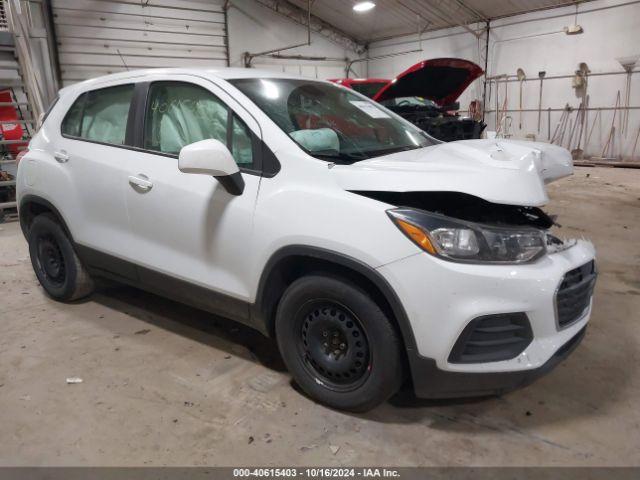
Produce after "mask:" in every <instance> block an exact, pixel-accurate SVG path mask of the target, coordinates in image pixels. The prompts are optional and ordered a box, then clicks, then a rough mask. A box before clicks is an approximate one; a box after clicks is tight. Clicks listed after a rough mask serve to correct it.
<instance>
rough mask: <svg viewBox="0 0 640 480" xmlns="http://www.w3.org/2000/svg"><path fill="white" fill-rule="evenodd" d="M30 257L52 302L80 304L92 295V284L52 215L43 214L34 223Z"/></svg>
mask: <svg viewBox="0 0 640 480" xmlns="http://www.w3.org/2000/svg"><path fill="white" fill-rule="evenodd" d="M29 255H30V256H31V265H32V266H33V270H34V271H35V274H36V277H38V281H39V282H40V284H41V285H42V287H43V288H44V290H45V292H47V294H48V295H49V296H50V297H52V298H54V299H55V300H60V301H63V302H69V301H73V300H79V299H81V298H83V297H86V296H87V295H90V294H91V292H93V289H94V284H93V280H92V279H91V277H90V276H89V274H88V273H87V271H86V269H85V268H84V266H83V265H82V263H81V262H80V259H79V258H78V256H77V255H76V252H75V251H74V249H73V246H72V245H71V242H70V240H69V238H68V236H67V235H66V233H65V232H64V230H63V229H62V227H61V226H60V224H59V223H58V222H57V221H56V219H55V217H54V216H53V215H51V214H48V213H43V214H41V215H38V216H37V217H36V218H35V219H34V220H33V223H32V224H31V226H30V228H29Z"/></svg>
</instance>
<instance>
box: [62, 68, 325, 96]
mask: <svg viewBox="0 0 640 480" xmlns="http://www.w3.org/2000/svg"><path fill="white" fill-rule="evenodd" d="M147 75H197V76H199V77H205V78H207V77H209V78H214V79H222V80H231V79H237V78H289V79H297V80H301V79H302V80H312V79H309V78H305V77H301V76H300V75H292V74H290V73H282V72H276V71H272V70H260V69H256V68H226V67H225V68H147V69H142V70H129V71H126V72H119V73H112V74H110V75H103V76H101V77H95V78H91V79H89V80H85V81H83V82H79V83H75V84H73V85H70V86H68V87H65V88H63V89H62V90H61V91H70V90H75V89H84V88H86V87H88V86H91V85H99V84H102V83H107V82H112V81H117V80H127V79H136V78H140V77H145V76H147ZM318 81H322V80H318Z"/></svg>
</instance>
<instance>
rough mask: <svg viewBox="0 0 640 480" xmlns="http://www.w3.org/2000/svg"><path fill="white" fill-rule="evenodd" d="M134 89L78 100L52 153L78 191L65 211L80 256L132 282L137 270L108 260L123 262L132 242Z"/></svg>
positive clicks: (96, 93) (118, 89) (69, 197)
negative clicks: (129, 200) (129, 198)
mask: <svg viewBox="0 0 640 480" xmlns="http://www.w3.org/2000/svg"><path fill="white" fill-rule="evenodd" d="M134 89H135V85H134V84H133V83H122V84H117V85H112V86H108V87H105V88H100V89H96V90H92V91H88V92H85V93H83V94H81V95H79V96H78V98H77V99H75V101H74V102H73V104H72V105H71V107H70V108H69V110H68V111H67V113H66V114H65V116H64V119H63V120H62V125H61V130H60V134H61V136H60V137H59V138H57V139H56V144H55V149H54V152H53V154H54V157H55V159H56V161H57V162H59V163H60V164H61V165H60V169H61V170H63V171H64V172H65V175H67V176H68V177H70V183H71V185H73V187H74V189H75V192H73V193H75V195H73V194H72V192H68V194H67V195H64V196H65V197H66V200H65V201H66V202H67V203H68V202H72V205H64V208H63V210H64V211H67V212H73V215H72V217H73V218H72V227H73V236H74V240H75V242H76V243H77V244H78V248H79V249H80V250H83V251H82V252H80V253H81V255H82V256H83V258H85V259H86V260H87V261H89V262H90V263H91V264H92V266H93V267H97V268H100V269H101V270H105V271H107V272H109V273H116V274H118V275H120V276H124V277H128V278H129V277H132V276H133V275H134V274H135V269H132V268H128V267H126V266H125V265H124V264H123V265H119V262H112V261H109V260H107V259H106V257H105V254H107V255H109V256H115V257H122V256H123V254H124V252H123V248H122V246H123V245H125V244H126V243H127V242H128V237H129V223H128V217H127V210H126V205H125V188H126V186H127V172H128V166H127V165H128V164H129V163H130V162H131V159H132V156H134V155H136V153H135V152H133V151H132V150H131V149H130V148H128V146H127V144H128V143H130V141H129V139H128V138H127V124H128V119H129V116H130V110H131V105H132V100H133V93H134ZM131 113H132V112H131ZM120 267H122V268H120Z"/></svg>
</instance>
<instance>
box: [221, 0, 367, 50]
mask: <svg viewBox="0 0 640 480" xmlns="http://www.w3.org/2000/svg"><path fill="white" fill-rule="evenodd" d="M255 1H256V2H257V3H259V4H260V5H262V6H263V7H266V8H268V9H270V10H273V11H274V12H276V13H278V14H280V15H282V16H284V17H286V18H288V19H289V20H292V21H294V22H296V23H298V24H300V25H303V26H305V27H310V29H311V30H312V31H313V32H315V33H317V34H319V35H322V36H323V37H326V38H328V39H329V40H331V41H332V42H334V43H336V44H338V45H340V46H342V47H345V48H347V49H349V50H352V51H354V52H356V53H358V54H361V53H363V52H364V51H365V47H364V45H363V44H362V43H361V42H360V41H359V40H358V39H356V38H354V37H353V36H351V35H349V34H347V33H346V32H344V31H342V30H340V29H339V28H337V27H335V26H333V25H331V24H330V23H328V22H326V21H324V20H322V19H321V18H319V17H317V16H316V15H309V12H308V11H306V10H304V9H302V8H300V7H298V6H297V5H295V4H293V3H291V2H290V1H289V0H255ZM232 5H233V2H232Z"/></svg>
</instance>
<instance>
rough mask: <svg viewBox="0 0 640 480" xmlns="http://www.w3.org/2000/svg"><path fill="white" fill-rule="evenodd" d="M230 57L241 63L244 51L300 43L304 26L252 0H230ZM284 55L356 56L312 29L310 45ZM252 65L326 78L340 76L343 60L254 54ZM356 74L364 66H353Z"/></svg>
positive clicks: (234, 63) (232, 62)
mask: <svg viewBox="0 0 640 480" xmlns="http://www.w3.org/2000/svg"><path fill="white" fill-rule="evenodd" d="M229 31H230V40H231V41H230V59H231V66H235V67H242V66H243V61H242V54H243V53H244V52H247V51H248V52H252V53H256V52H263V51H266V50H271V49H274V48H278V47H285V46H287V45H295V44H300V43H303V42H305V41H306V40H307V29H306V27H304V26H302V25H299V24H296V23H294V22H292V21H291V20H289V19H287V18H285V17H283V16H281V15H280V14H278V13H276V12H274V11H273V10H271V9H269V8H267V7H264V6H263V5H260V4H259V3H257V2H255V1H254V0H232V1H231V8H230V9H229ZM282 53H283V54H287V55H306V56H322V57H331V58H340V59H344V58H347V57H349V58H351V59H353V58H358V55H357V54H356V52H354V51H351V50H349V49H346V48H344V47H343V46H342V45H339V44H337V43H335V42H333V41H331V40H329V39H328V38H326V37H324V36H323V35H320V34H317V33H312V34H311V45H310V46H305V47H299V48H294V49H291V50H285V51H283V52H282ZM252 65H253V66H254V67H255V68H264V69H270V70H277V71H282V72H288V73H292V74H296V75H303V76H307V77H311V78H319V79H323V80H326V79H328V78H342V77H344V76H345V75H344V70H345V62H344V61H343V60H334V61H301V60H281V59H273V58H263V57H260V58H255V59H254V60H253V63H252ZM354 70H355V71H356V72H358V74H364V71H365V70H366V67H365V66H364V64H359V65H357V66H355V67H354Z"/></svg>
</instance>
